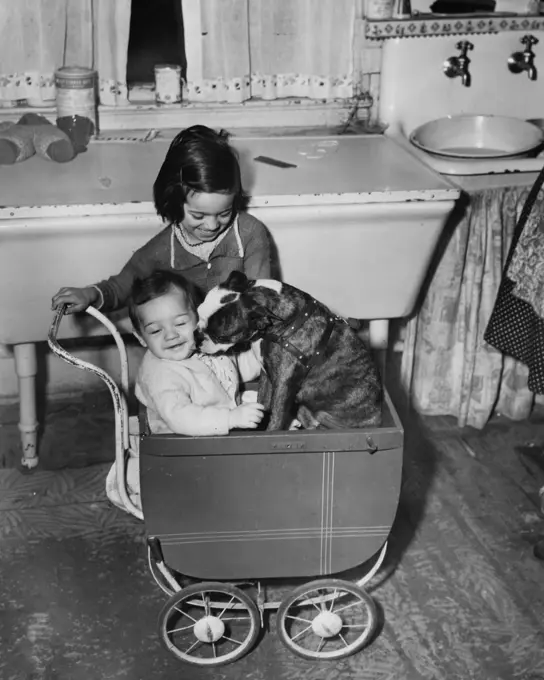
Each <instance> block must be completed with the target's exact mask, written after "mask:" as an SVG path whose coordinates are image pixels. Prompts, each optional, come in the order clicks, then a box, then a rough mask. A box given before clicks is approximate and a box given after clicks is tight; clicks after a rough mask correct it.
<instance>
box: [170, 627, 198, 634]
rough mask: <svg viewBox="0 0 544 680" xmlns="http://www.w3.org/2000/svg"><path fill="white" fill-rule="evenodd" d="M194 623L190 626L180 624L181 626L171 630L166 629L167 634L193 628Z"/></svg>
mask: <svg viewBox="0 0 544 680" xmlns="http://www.w3.org/2000/svg"><path fill="white" fill-rule="evenodd" d="M193 628H194V625H190V626H182V627H181V628H172V629H171V630H169V631H168V635H173V634H174V633H181V632H183V631H184V630H193Z"/></svg>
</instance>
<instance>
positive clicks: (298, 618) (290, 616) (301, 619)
mask: <svg viewBox="0 0 544 680" xmlns="http://www.w3.org/2000/svg"><path fill="white" fill-rule="evenodd" d="M285 618H286V619H293V621H303V622H304V623H309V624H310V625H312V622H311V621H310V619H303V618H301V617H300V616H292V615H291V614H286V615H285Z"/></svg>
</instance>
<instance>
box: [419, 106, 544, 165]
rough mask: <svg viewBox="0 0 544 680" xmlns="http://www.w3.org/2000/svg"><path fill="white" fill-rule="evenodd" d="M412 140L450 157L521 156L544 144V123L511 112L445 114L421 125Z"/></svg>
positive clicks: (433, 152)
mask: <svg viewBox="0 0 544 680" xmlns="http://www.w3.org/2000/svg"><path fill="white" fill-rule="evenodd" d="M410 142H411V143H412V144H413V145H414V146H416V147H418V148H419V149H421V150H423V151H425V152H427V153H430V154H434V155H437V156H444V157H447V158H474V159H484V158H505V157H522V156H526V155H528V154H530V153H532V152H535V151H537V150H538V149H539V147H541V146H542V144H543V143H544V127H539V126H538V125H536V124H534V123H532V122H529V121H526V120H521V119H520V118H512V117H508V116H490V115H458V116H446V117H444V118H438V119H436V120H432V121H429V122H427V123H424V124H423V125H420V126H419V127H418V128H416V129H415V130H414V131H413V132H412V133H411V135H410Z"/></svg>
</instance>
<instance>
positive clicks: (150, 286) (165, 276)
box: [128, 269, 203, 331]
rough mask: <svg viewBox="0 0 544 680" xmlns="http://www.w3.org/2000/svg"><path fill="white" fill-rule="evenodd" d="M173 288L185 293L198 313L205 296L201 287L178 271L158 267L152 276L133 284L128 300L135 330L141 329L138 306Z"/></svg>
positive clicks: (129, 312) (137, 280) (129, 313)
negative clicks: (200, 289)
mask: <svg viewBox="0 0 544 680" xmlns="http://www.w3.org/2000/svg"><path fill="white" fill-rule="evenodd" d="M172 288H176V289H177V290H181V291H183V292H184V293H185V295H186V296H187V301H188V302H189V304H190V305H191V308H192V310H193V311H194V312H195V314H196V310H197V307H198V305H199V304H200V303H201V302H202V298H203V296H202V294H201V293H200V291H199V289H198V288H197V287H196V286H195V285H194V284H193V283H191V282H190V281H188V280H187V279H186V278H185V277H184V276H182V275H181V274H178V273H177V272H173V271H169V270H167V269H156V270H155V271H154V272H153V273H152V274H150V276H146V277H145V278H143V279H136V280H135V281H134V283H133V284H132V290H131V292H130V298H129V301H128V315H129V317H130V320H131V321H132V327H133V328H134V330H136V331H139V330H141V329H140V318H139V316H138V307H139V306H140V305H144V304H145V303H146V302H149V301H150V300H154V299H155V298H158V297H161V296H162V295H166V293H169V292H170V291H171V290H172Z"/></svg>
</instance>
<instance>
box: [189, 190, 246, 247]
mask: <svg viewBox="0 0 544 680" xmlns="http://www.w3.org/2000/svg"><path fill="white" fill-rule="evenodd" d="M233 201H234V194H206V193H199V192H194V191H193V192H189V194H188V195H187V199H186V201H185V205H184V216H183V221H182V223H181V224H182V226H183V229H184V230H185V233H186V234H187V236H189V238H190V239H191V240H192V242H194V243H210V242H212V241H215V239H216V238H217V237H218V236H220V235H221V234H222V233H223V232H224V231H225V229H227V227H228V226H229V224H230V221H231V218H232V203H233Z"/></svg>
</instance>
